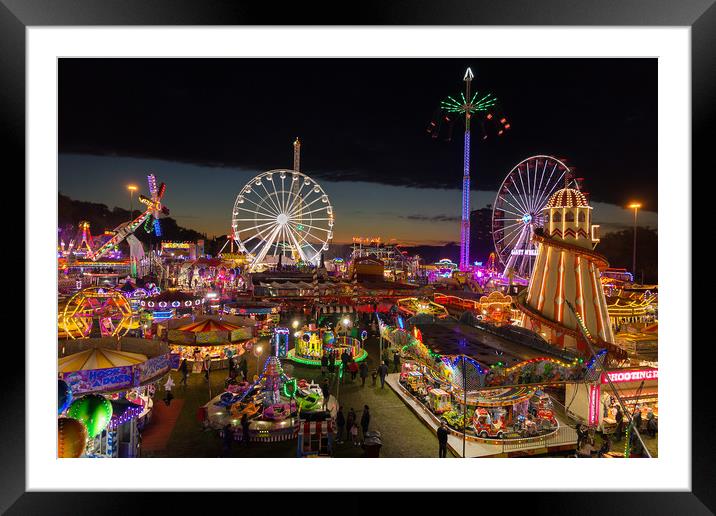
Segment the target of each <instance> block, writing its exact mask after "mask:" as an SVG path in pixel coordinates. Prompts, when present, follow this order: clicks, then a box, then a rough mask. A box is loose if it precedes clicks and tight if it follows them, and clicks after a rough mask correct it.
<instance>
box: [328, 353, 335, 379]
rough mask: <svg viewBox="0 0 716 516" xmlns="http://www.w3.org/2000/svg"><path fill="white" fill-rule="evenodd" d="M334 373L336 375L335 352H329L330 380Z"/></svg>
mask: <svg viewBox="0 0 716 516" xmlns="http://www.w3.org/2000/svg"><path fill="white" fill-rule="evenodd" d="M335 373H336V352H335V351H331V354H330V356H329V357H328V376H330V377H331V380H333V375H334V374H335Z"/></svg>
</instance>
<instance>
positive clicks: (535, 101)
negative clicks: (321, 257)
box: [59, 58, 657, 244]
mask: <svg viewBox="0 0 716 516" xmlns="http://www.w3.org/2000/svg"><path fill="white" fill-rule="evenodd" d="M467 66H471V67H472V70H473V72H474V74H475V80H474V81H473V90H475V89H476V90H478V91H480V92H482V91H485V92H491V93H493V94H494V95H495V96H496V97H497V98H498V99H499V106H500V108H501V112H502V113H503V114H504V115H505V116H506V117H507V118H508V120H509V123H510V124H511V129H510V131H508V132H506V133H505V135H503V136H500V137H494V136H493V135H492V134H491V135H490V137H488V139H487V140H484V141H480V138H478V134H479V131H475V133H473V142H474V145H473V150H472V167H471V171H472V187H473V202H472V208H473V209H476V208H480V207H484V206H485V205H487V204H490V203H492V202H493V200H494V196H495V191H496V189H497V187H498V186H499V184H500V183H501V182H502V180H503V179H504V177H505V175H506V174H507V173H508V172H509V171H510V169H511V168H512V167H513V166H514V165H516V164H517V163H518V162H519V161H521V160H522V159H524V158H527V157H529V156H531V155H534V154H549V155H554V156H556V157H559V158H564V159H566V160H567V163H568V164H569V165H570V166H572V167H574V171H575V173H576V175H577V176H579V177H583V178H584V183H583V189H584V190H585V191H587V192H589V195H590V199H591V202H592V205H593V206H594V207H595V213H594V218H595V221H596V222H601V223H602V224H603V228H602V229H603V232H605V231H609V230H615V229H621V228H623V227H629V226H630V224H631V218H630V217H631V212H630V211H629V210H626V209H624V206H625V204H626V203H628V202H629V201H631V200H633V199H636V200H639V201H641V202H642V203H643V204H644V209H645V211H644V212H642V213H640V224H642V225H650V226H651V227H656V226H657V217H656V211H657V111H656V110H657V61H656V60H655V59H473V60H470V59H464V58H460V59H61V60H60V64H59V152H60V156H59V190H60V192H61V193H63V194H65V195H69V196H70V197H72V198H75V199H79V200H84V201H92V202H102V203H105V204H108V205H109V206H110V207H113V206H115V205H121V206H122V207H125V208H128V207H129V196H128V192H127V190H126V185H127V184H129V183H135V184H137V185H138V186H139V187H140V192H144V193H146V190H147V188H146V174H147V173H148V172H149V171H153V172H154V173H155V174H156V175H157V177H158V179H159V180H160V181H165V182H166V183H167V193H166V195H165V198H164V200H165V202H166V205H167V206H168V207H169V209H170V210H171V214H172V216H174V217H176V218H177V220H178V222H179V223H180V224H181V225H183V226H185V227H189V228H192V229H196V230H199V231H205V232H208V233H209V234H210V235H214V234H224V233H226V232H227V231H228V229H229V226H230V216H231V209H232V206H233V201H234V198H235V196H236V194H237V193H238V191H239V190H240V189H241V187H242V186H243V185H244V184H245V183H246V182H247V181H248V180H249V179H250V178H251V177H253V175H255V174H256V173H258V172H261V171H264V170H269V169H274V168H291V166H292V146H291V144H292V142H293V140H294V139H295V137H297V136H298V137H300V138H301V141H302V144H303V147H302V151H303V152H302V155H301V171H302V172H304V173H306V174H308V175H310V176H311V177H313V178H314V179H317V180H318V181H319V182H320V183H321V185H322V186H323V188H324V190H326V192H327V193H328V194H329V196H330V198H331V202H332V204H333V206H334V209H335V213H336V226H335V231H336V237H335V241H338V242H345V241H348V240H349V239H350V237H351V236H354V235H361V236H382V237H383V238H384V239H386V240H387V239H390V238H396V239H399V240H401V241H403V242H404V243H433V244H436V243H444V242H449V241H456V240H458V239H459V227H458V224H457V220H458V219H459V214H460V191H459V190H460V188H461V180H462V131H463V126H461V125H456V126H455V128H454V133H453V139H452V141H445V138H444V136H447V134H448V132H447V130H445V131H443V132H442V133H441V137H440V138H438V139H433V138H431V136H430V135H429V134H428V132H427V131H426V128H427V126H428V124H429V122H430V121H431V119H433V118H434V117H435V113H436V110H437V108H438V107H439V103H440V100H442V99H444V98H445V97H446V96H447V95H453V96H454V95H456V94H459V93H460V92H461V91H462V89H463V85H464V83H463V81H462V78H463V74H464V72H465V68H466V67H467ZM135 207H136V204H135Z"/></svg>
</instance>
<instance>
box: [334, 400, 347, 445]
mask: <svg viewBox="0 0 716 516" xmlns="http://www.w3.org/2000/svg"><path fill="white" fill-rule="evenodd" d="M336 426H337V427H338V435H337V436H336V442H337V443H342V442H343V429H344V428H345V427H346V416H344V415H343V407H338V414H337V415H336Z"/></svg>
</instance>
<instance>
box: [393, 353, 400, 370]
mask: <svg viewBox="0 0 716 516" xmlns="http://www.w3.org/2000/svg"><path fill="white" fill-rule="evenodd" d="M393 372H394V373H399V372H400V351H396V352H395V354H394V355H393Z"/></svg>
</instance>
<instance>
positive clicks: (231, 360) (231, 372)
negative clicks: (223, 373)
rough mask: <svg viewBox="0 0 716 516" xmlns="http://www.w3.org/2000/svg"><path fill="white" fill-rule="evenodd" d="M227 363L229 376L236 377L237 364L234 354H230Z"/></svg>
mask: <svg viewBox="0 0 716 516" xmlns="http://www.w3.org/2000/svg"><path fill="white" fill-rule="evenodd" d="M227 365H228V366H229V378H234V367H235V364H234V357H233V356H230V357H229V359H228V364H227Z"/></svg>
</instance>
